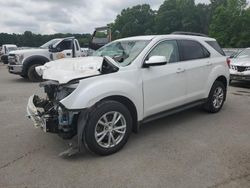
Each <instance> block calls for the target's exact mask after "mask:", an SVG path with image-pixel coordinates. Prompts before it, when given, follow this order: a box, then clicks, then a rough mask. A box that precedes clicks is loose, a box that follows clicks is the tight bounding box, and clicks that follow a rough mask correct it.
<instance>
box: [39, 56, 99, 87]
mask: <svg viewBox="0 0 250 188" xmlns="http://www.w3.org/2000/svg"><path fill="white" fill-rule="evenodd" d="M103 59H104V58H103V57H80V58H65V59H59V60H56V61H51V62H49V63H46V64H45V65H43V66H39V67H36V72H37V73H38V74H39V75H41V76H42V77H43V79H45V80H55V81H58V82H59V83H60V84H64V83H68V82H69V81H71V80H74V79H77V78H84V77H89V76H95V75H99V74H100V71H99V69H100V68H101V66H102V62H103Z"/></svg>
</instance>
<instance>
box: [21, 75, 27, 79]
mask: <svg viewBox="0 0 250 188" xmlns="http://www.w3.org/2000/svg"><path fill="white" fill-rule="evenodd" d="M20 76H21V77H22V78H25V79H26V78H28V76H27V75H20Z"/></svg>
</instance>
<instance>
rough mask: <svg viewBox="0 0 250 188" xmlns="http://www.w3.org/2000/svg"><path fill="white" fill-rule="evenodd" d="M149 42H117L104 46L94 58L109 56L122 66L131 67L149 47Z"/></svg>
mask: <svg viewBox="0 0 250 188" xmlns="http://www.w3.org/2000/svg"><path fill="white" fill-rule="evenodd" d="M149 42H150V41H148V40H127V41H116V42H112V43H110V44H107V45H105V46H103V47H102V48H100V49H98V50H97V51H95V52H94V53H93V56H109V57H111V58H113V59H114V60H115V61H116V62H117V63H118V64H120V65H121V66H127V65H129V64H130V63H131V62H132V61H133V60H134V59H135V58H136V57H137V56H138V55H139V54H140V53H141V51H142V50H143V49H144V48H145V47H146V46H147V44H148V43H149Z"/></svg>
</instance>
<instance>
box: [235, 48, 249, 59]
mask: <svg viewBox="0 0 250 188" xmlns="http://www.w3.org/2000/svg"><path fill="white" fill-rule="evenodd" d="M236 58H250V49H249V48H247V49H245V50H243V51H242V52H240V53H239V54H238V55H237V56H236Z"/></svg>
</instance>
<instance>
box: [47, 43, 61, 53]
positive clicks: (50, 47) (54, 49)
mask: <svg viewBox="0 0 250 188" xmlns="http://www.w3.org/2000/svg"><path fill="white" fill-rule="evenodd" d="M60 51H61V50H60V48H59V47H54V46H53V45H52V44H51V45H49V52H52V53H55V52H60Z"/></svg>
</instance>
